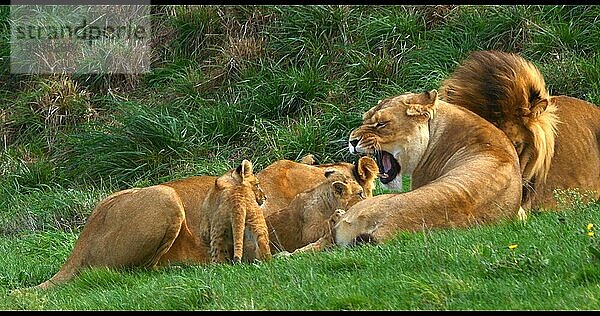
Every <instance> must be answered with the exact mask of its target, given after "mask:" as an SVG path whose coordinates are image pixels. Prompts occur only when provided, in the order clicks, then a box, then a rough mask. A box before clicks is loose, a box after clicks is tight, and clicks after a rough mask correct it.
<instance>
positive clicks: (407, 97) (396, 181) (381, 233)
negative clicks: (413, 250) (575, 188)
mask: <svg viewBox="0 0 600 316" xmlns="http://www.w3.org/2000/svg"><path fill="white" fill-rule="evenodd" d="M348 146H349V149H350V151H351V152H352V153H355V154H364V153H369V154H374V155H375V157H376V160H377V164H378V166H379V172H380V180H381V182H382V184H383V185H384V186H386V187H387V188H390V189H401V188H402V179H401V177H400V175H401V174H402V175H407V176H409V177H410V178H411V185H412V187H411V190H410V191H409V192H405V193H389V194H381V195H377V196H375V197H373V198H369V199H366V200H363V201H360V202H358V203H356V204H354V206H352V207H351V208H350V209H348V211H347V212H346V214H344V215H342V216H341V218H340V219H339V222H338V223H337V224H336V226H335V227H334V231H333V234H334V239H335V243H336V244H337V245H350V244H353V243H355V242H358V241H365V240H370V241H372V242H383V241H385V240H388V239H389V238H391V237H393V236H394V235H395V234H396V233H397V232H398V231H400V230H408V231H416V230H422V229H427V228H435V227H468V226H473V225H479V224H485V223H491V222H495V221H498V220H501V219H508V218H512V217H515V216H517V214H518V212H519V209H520V202H521V185H522V183H521V176H520V169H519V160H518V157H517V154H516V152H515V149H514V147H513V146H512V143H511V142H510V140H509V139H508V138H507V137H506V135H505V134H504V133H502V131H501V130H499V129H497V128H496V127H494V126H493V125H492V124H491V123H489V122H487V121H486V120H484V119H483V118H481V117H479V116H477V115H476V114H474V113H472V112H470V111H468V110H466V109H464V108H461V107H457V106H453V105H450V104H448V103H446V102H444V101H442V100H439V99H438V97H437V91H436V90H431V91H428V92H424V93H420V94H417V93H406V94H403V95H400V96H396V97H392V98H388V99H385V100H383V101H381V102H380V103H379V104H378V105H376V106H374V107H372V108H371V109H370V110H368V111H367V112H366V113H364V115H363V122H362V124H361V125H360V126H359V127H357V128H356V129H354V130H353V131H352V132H351V133H350V137H349V145H348Z"/></svg>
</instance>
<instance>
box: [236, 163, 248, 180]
mask: <svg viewBox="0 0 600 316" xmlns="http://www.w3.org/2000/svg"><path fill="white" fill-rule="evenodd" d="M234 174H235V175H237V176H239V177H240V178H241V179H242V180H243V179H245V178H247V177H249V176H251V175H252V163H251V162H250V161H248V160H246V159H244V160H243V161H242V163H241V164H240V165H239V166H237V168H235V172H234Z"/></svg>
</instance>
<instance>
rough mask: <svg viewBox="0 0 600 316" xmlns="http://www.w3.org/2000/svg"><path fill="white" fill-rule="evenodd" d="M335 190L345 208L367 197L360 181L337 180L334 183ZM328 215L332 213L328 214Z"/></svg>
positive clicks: (341, 205)
mask: <svg viewBox="0 0 600 316" xmlns="http://www.w3.org/2000/svg"><path fill="white" fill-rule="evenodd" d="M332 185H333V189H334V192H335V194H336V196H337V197H338V199H339V201H340V203H339V204H340V207H341V208H343V209H344V210H347V209H349V208H350V207H351V206H352V205H354V204H356V203H358V202H360V201H362V200H364V199H365V198H366V195H365V192H364V189H363V187H362V186H360V185H359V184H358V182H356V181H354V180H351V179H347V180H346V181H336V182H333V183H332ZM327 215H328V216H329V215H331V214H327Z"/></svg>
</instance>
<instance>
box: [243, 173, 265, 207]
mask: <svg viewBox="0 0 600 316" xmlns="http://www.w3.org/2000/svg"><path fill="white" fill-rule="evenodd" d="M245 180H246V181H247V183H248V185H249V186H250V187H251V188H252V192H254V197H255V198H256V203H258V205H259V206H261V205H263V203H265V201H266V200H267V195H266V194H265V191H263V189H262V188H261V187H260V183H259V182H258V179H257V178H256V176H254V175H252V176H251V177H250V178H249V179H245Z"/></svg>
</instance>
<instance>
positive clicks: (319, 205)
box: [266, 170, 374, 253]
mask: <svg viewBox="0 0 600 316" xmlns="http://www.w3.org/2000/svg"><path fill="white" fill-rule="evenodd" d="M325 175H326V179H325V180H324V181H323V182H321V184H319V185H318V186H316V187H314V188H311V189H308V190H306V191H304V192H301V193H299V194H298V195H296V197H295V198H294V199H293V200H292V201H291V202H290V204H289V205H288V206H286V207H284V208H282V209H280V210H277V211H274V212H271V213H270V214H269V216H267V218H266V221H267V225H268V227H269V240H270V242H271V252H272V253H278V252H281V251H287V252H292V251H294V250H296V249H298V248H301V247H303V246H305V245H307V244H309V243H312V242H315V241H316V240H318V239H319V238H321V237H323V236H325V235H331V233H330V232H329V230H330V226H329V222H328V221H329V218H330V217H331V216H332V214H333V213H334V211H335V210H336V209H342V210H346V209H348V207H350V206H352V205H354V204H356V203H357V202H358V201H361V200H364V199H365V195H364V189H363V188H362V187H361V186H360V185H359V184H358V183H357V182H356V181H354V180H353V179H352V178H350V177H347V176H345V175H344V174H342V173H341V172H339V171H336V170H332V171H326V172H325ZM373 181H374V179H373Z"/></svg>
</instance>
